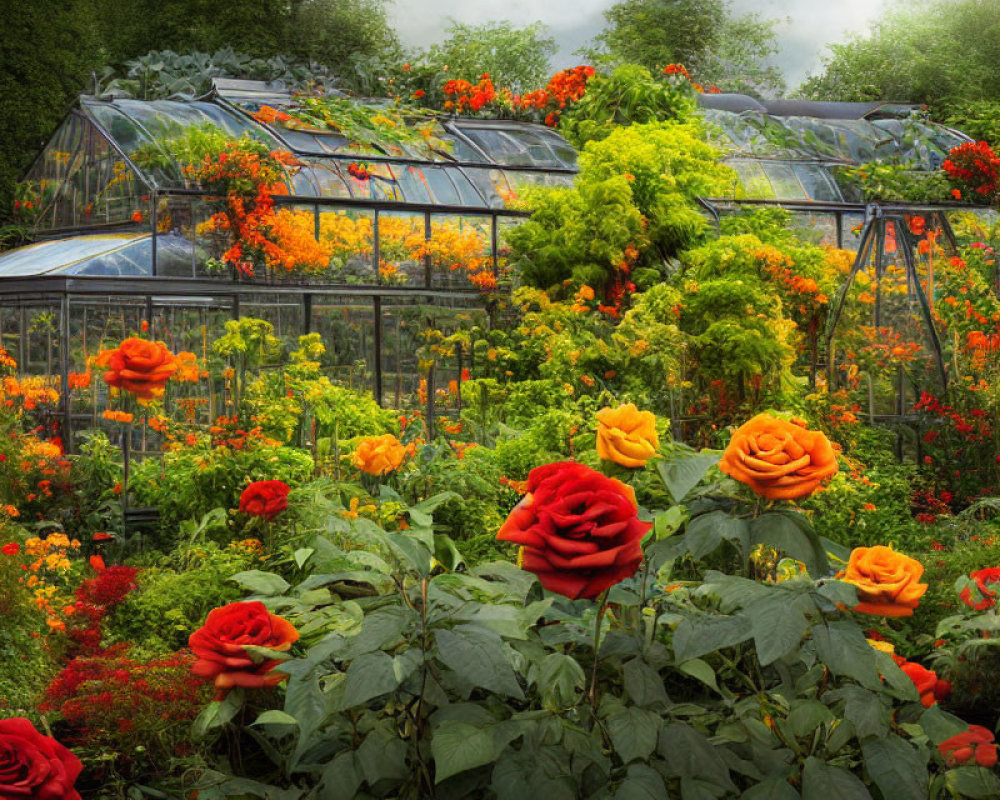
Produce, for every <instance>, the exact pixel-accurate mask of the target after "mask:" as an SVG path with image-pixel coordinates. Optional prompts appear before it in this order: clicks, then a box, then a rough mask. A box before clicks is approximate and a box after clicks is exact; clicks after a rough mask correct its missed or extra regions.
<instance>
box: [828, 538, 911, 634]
mask: <svg viewBox="0 0 1000 800" xmlns="http://www.w3.org/2000/svg"><path fill="white" fill-rule="evenodd" d="M923 574H924V565H923V564H921V563H920V562H919V561H917V560H916V559H914V558H910V557H909V556H906V555H903V554H902V553H897V552H896V551H895V550H893V549H892V548H891V547H884V546H883V545H876V546H875V547H855V548H854V550H852V551H851V556H850V559H849V560H848V562H847V567H846V568H845V569H843V570H841V571H840V572H838V573H837V576H836V577H837V579H838V580H841V581H844V582H845V583H851V584H853V585H854V586H855V587H857V590H858V597H859V598H860V599H861V602H860V603H858V605H856V606H855V607H854V610H855V611H860V612H862V613H864V614H881V615H883V616H886V617H910V616H913V609H915V608H916V607H917V605H918V604H919V602H920V598H921V597H923V596H924V592H926V591H927V584H926V583H920V576H921V575H923Z"/></svg>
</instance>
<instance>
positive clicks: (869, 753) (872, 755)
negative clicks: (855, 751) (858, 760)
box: [861, 736, 927, 800]
mask: <svg viewBox="0 0 1000 800" xmlns="http://www.w3.org/2000/svg"><path fill="white" fill-rule="evenodd" d="M861 753H862V755H864V758H865V769H866V770H867V771H868V775H869V777H870V778H871V779H872V781H873V782H874V783H875V785H876V786H877V787H878V788H879V790H881V792H882V795H883V796H885V797H892V798H893V800H896V798H898V799H899V800H924V798H925V797H927V760H926V758H924V757H921V755H920V753H918V752H917V750H916V749H914V748H913V746H912V745H910V744H908V743H907V742H906V741H904V740H903V739H901V738H899V737H898V736H885V737H882V738H879V739H869V740H867V741H865V742H862V744H861Z"/></svg>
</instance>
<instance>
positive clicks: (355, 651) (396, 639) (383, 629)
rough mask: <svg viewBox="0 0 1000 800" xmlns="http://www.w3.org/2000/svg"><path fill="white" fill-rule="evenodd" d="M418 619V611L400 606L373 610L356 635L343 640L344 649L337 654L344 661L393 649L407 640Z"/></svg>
mask: <svg viewBox="0 0 1000 800" xmlns="http://www.w3.org/2000/svg"><path fill="white" fill-rule="evenodd" d="M418 620H419V617H418V616H417V614H416V612H414V611H412V610H411V609H408V608H402V607H399V606H390V607H389V608H384V609H380V610H378V611H373V612H371V613H370V614H367V615H366V616H365V621H364V622H363V623H362V624H361V630H360V631H359V632H358V633H357V634H356V635H355V636H352V637H349V638H347V639H344V640H343V641H344V644H343V649H342V650H341V651H340V652H339V653H335V655H336V656H337V658H338V659H340V660H342V661H350V660H352V659H354V658H357V657H358V656H360V655H363V654H364V653H371V652H372V651H374V650H388V649H392V648H394V647H396V646H397V645H400V644H402V643H403V642H404V641H405V639H406V636H405V633H406V631H408V630H409V629H410V628H411V627H412V626H413V625H415V624H416V623H417V621H418Z"/></svg>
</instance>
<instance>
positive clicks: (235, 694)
mask: <svg viewBox="0 0 1000 800" xmlns="http://www.w3.org/2000/svg"><path fill="white" fill-rule="evenodd" d="M242 706H243V692H242V691H241V690H239V689H234V690H233V691H231V692H230V693H229V694H227V695H226V699H225V700H213V701H212V702H211V703H209V704H208V705H207V706H205V708H203V709H202V711H201V713H200V714H199V715H198V717H197V719H195V721H194V723H193V724H192V726H191V736H192V738H194V739H202V738H204V736H205V735H206V734H207V733H208V732H209V731H212V730H215V729H216V728H221V727H222V726H223V725H225V724H226V723H227V722H229V721H230V720H231V719H232V718H233V717H235V716H236V713H237V712H238V711H239V710H240V708H241V707H242Z"/></svg>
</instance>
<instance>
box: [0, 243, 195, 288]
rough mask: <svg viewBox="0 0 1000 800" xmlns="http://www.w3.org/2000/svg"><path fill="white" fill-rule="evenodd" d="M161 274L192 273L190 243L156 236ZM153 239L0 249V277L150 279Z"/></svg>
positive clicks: (159, 271)
mask: <svg viewBox="0 0 1000 800" xmlns="http://www.w3.org/2000/svg"><path fill="white" fill-rule="evenodd" d="M156 244H157V249H156V256H157V273H158V274H159V275H164V276H173V275H187V276H190V274H191V263H192V261H191V245H190V243H189V242H187V241H186V240H185V239H183V238H182V237H179V236H169V235H167V236H164V235H161V236H159V237H158V238H157V243H156ZM152 263H153V237H152V236H151V235H150V234H114V235H103V234H101V235H93V236H74V237H72V238H67V239H53V240H49V241H44V242H36V243H35V244H30V245H27V246H26V247H20V248H18V249H17V250H11V251H9V252H6V253H0V278H28V277H38V276H42V275H49V276H51V275H67V276H69V275H89V276H96V277H140V278H141V277H149V276H151V275H152Z"/></svg>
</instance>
